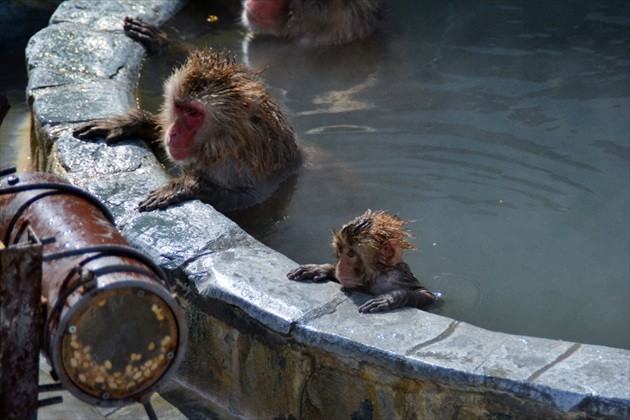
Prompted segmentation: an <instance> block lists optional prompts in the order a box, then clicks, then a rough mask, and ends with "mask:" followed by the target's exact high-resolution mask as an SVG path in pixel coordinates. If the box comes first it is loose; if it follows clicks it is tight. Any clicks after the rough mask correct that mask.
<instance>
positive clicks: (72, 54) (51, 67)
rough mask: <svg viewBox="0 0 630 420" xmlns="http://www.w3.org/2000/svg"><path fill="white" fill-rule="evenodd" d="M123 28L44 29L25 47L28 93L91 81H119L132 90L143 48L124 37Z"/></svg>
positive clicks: (52, 27) (120, 26)
mask: <svg viewBox="0 0 630 420" xmlns="http://www.w3.org/2000/svg"><path fill="white" fill-rule="evenodd" d="M122 25H123V22H122V20H121V21H120V22H119V24H118V29H119V30H118V31H117V32H95V31H93V30H92V29H91V28H86V27H82V26H75V25H67V24H66V25H53V26H48V27H46V28H44V29H42V30H41V31H40V32H38V33H37V34H36V35H35V36H33V37H32V38H31V39H30V41H29V43H28V45H27V47H26V53H27V57H28V60H27V68H28V70H29V86H28V90H29V91H32V90H34V89H38V88H42V87H46V86H55V85H58V84H62V83H67V82H68V81H71V80H74V81H75V82H80V81H86V80H92V79H112V80H117V81H119V82H121V83H123V84H126V85H127V86H126V88H127V89H131V88H132V86H133V85H134V84H135V83H136V81H137V77H138V73H139V70H140V62H141V60H139V58H141V57H142V56H143V54H144V48H143V47H142V46H141V45H139V44H138V43H136V42H134V41H133V40H131V39H130V38H128V37H127V36H125V34H124V33H123V30H122ZM56 78H57V79H56Z"/></svg>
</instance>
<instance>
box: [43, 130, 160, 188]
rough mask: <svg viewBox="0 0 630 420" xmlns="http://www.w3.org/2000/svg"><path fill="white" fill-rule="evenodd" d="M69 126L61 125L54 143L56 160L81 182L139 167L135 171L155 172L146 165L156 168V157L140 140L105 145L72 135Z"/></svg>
mask: <svg viewBox="0 0 630 420" xmlns="http://www.w3.org/2000/svg"><path fill="white" fill-rule="evenodd" d="M73 128H74V127H71V126H69V127H68V128H67V129H65V130H64V131H63V132H62V133H61V135H60V136H59V138H58V139H57V141H56V142H55V146H54V147H55V151H56V154H57V157H58V158H59V162H60V163H61V164H62V165H63V166H64V168H66V170H67V171H68V172H74V173H80V174H81V175H82V177H81V179H82V180H83V182H89V181H91V180H94V178H95V177H99V176H102V175H107V174H119V173H121V172H132V171H139V175H143V174H144V175H146V176H147V177H150V176H153V175H155V174H153V173H152V172H153V171H152V172H151V173H149V170H150V169H149V168H153V170H157V168H158V166H157V165H158V164H157V161H156V159H155V157H154V156H153V153H151V151H150V150H148V149H147V148H146V147H145V146H144V145H143V144H142V142H141V141H140V140H137V141H134V140H128V141H124V142H121V143H117V144H114V145H107V144H106V143H105V142H104V141H103V140H95V141H84V140H79V139H77V138H75V137H73V135H72V130H73ZM147 167H148V168H147ZM143 169H144V170H143Z"/></svg>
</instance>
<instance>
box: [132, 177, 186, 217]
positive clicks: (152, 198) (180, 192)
mask: <svg viewBox="0 0 630 420" xmlns="http://www.w3.org/2000/svg"><path fill="white" fill-rule="evenodd" d="M197 187H198V185H197V183H196V182H195V180H194V179H191V178H189V177H186V176H182V177H179V178H175V179H172V180H170V181H169V182H167V183H166V184H164V185H162V186H161V187H160V188H157V189H155V190H153V191H151V193H149V195H148V196H147V198H145V199H144V200H142V201H141V202H140V204H138V211H141V212H142V211H153V210H157V209H160V210H163V209H165V208H167V207H169V206H172V205H173V204H177V203H181V202H183V201H188V200H192V199H194V198H196V195H197V190H198V188H197Z"/></svg>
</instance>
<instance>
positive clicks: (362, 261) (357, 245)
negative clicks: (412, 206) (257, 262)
mask: <svg viewBox="0 0 630 420" xmlns="http://www.w3.org/2000/svg"><path fill="white" fill-rule="evenodd" d="M407 223H408V222H407V221H405V220H401V219H400V218H398V217H397V216H395V215H393V214H390V213H387V212H384V211H378V212H372V211H371V210H368V211H367V212H365V213H364V214H362V215H361V216H359V217H357V218H355V219H354V220H352V221H350V222H349V223H347V224H345V225H343V226H342V227H341V228H340V229H339V230H337V231H336V232H335V233H334V234H333V241H332V246H333V249H334V251H335V253H336V257H337V262H336V264H334V265H333V264H307V265H302V266H300V267H298V268H296V269H295V270H293V271H291V272H290V273H289V274H287V277H288V278H289V279H290V280H313V281H316V282H319V281H323V280H333V281H336V282H339V283H340V284H341V285H342V286H343V287H345V288H347V289H364V290H367V292H369V293H371V294H372V295H375V296H376V297H375V298H373V299H370V300H368V301H367V302H365V303H364V304H363V305H361V306H360V307H359V312H361V313H370V312H383V311H389V310H392V309H396V308H400V307H403V306H412V307H415V308H419V309H422V308H425V307H426V306H429V305H430V304H432V303H433V302H435V301H436V300H437V298H436V296H435V295H434V294H433V293H431V292H430V291H429V290H427V289H426V288H425V287H424V286H423V285H422V284H421V283H420V282H419V281H418V279H417V278H416V277H415V276H414V275H413V274H412V273H411V269H410V268H409V266H408V265H407V263H405V262H404V261H403V258H402V257H403V251H404V250H405V249H414V247H413V245H411V244H410V243H409V242H407V241H406V240H405V238H406V237H409V236H411V234H410V233H409V231H408V230H406V229H405V228H404V226H405V225H406V224H407Z"/></svg>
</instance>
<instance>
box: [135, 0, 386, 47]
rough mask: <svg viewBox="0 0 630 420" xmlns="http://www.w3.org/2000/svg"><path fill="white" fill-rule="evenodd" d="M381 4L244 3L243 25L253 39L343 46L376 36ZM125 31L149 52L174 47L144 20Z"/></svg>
mask: <svg viewBox="0 0 630 420" xmlns="http://www.w3.org/2000/svg"><path fill="white" fill-rule="evenodd" d="M228 3H229V2H228ZM381 3H382V0H242V5H243V10H242V12H241V24H242V25H243V26H244V27H245V28H246V29H247V30H248V31H249V32H250V33H251V34H253V35H271V36H275V37H279V38H285V39H287V40H290V41H296V42H298V43H300V44H304V45H313V46H315V45H339V44H345V43H348V42H352V41H356V40H360V39H364V38H367V37H369V36H370V35H372V34H373V33H374V32H375V31H376V27H377V25H378V22H379V19H380V15H381V9H382V4H381ZM221 6H222V5H221V4H220V5H219V6H217V7H221ZM229 9H233V6H231V7H229ZM230 11H231V10H230ZM228 13H229V12H228ZM124 28H125V33H126V34H127V35H128V36H129V37H131V38H132V39H135V40H136V41H139V42H142V43H143V44H144V45H145V46H146V47H147V49H148V50H149V52H152V53H156V52H159V51H160V50H162V49H163V48H165V47H166V46H168V45H169V44H170V41H169V39H168V36H167V35H166V33H165V32H164V31H162V30H161V29H160V28H158V27H157V26H155V25H151V24H149V23H147V22H144V21H143V20H141V19H138V18H129V17H128V18H126V19H125V25H124Z"/></svg>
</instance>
